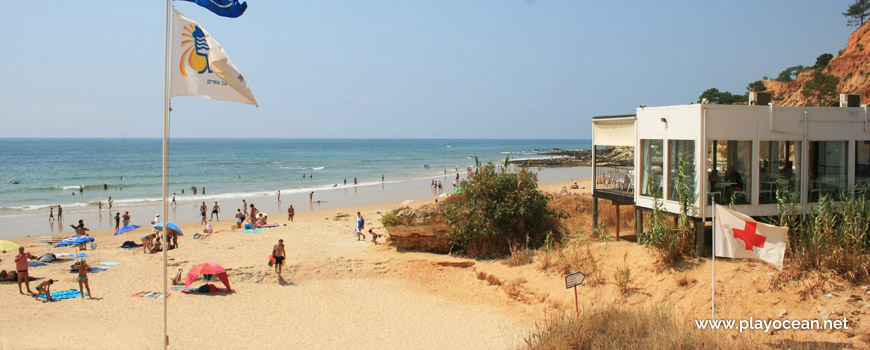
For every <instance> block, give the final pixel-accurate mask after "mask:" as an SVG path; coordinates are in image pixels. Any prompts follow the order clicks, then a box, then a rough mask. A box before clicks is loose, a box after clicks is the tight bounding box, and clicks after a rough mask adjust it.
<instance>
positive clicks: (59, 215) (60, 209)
mask: <svg viewBox="0 0 870 350" xmlns="http://www.w3.org/2000/svg"><path fill="white" fill-rule="evenodd" d="M61 220H63V207H61V206H60V204H58V205H57V221H61Z"/></svg>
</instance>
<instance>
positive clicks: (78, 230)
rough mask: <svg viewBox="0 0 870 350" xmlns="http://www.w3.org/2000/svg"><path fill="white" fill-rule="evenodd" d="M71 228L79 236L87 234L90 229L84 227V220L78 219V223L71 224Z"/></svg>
mask: <svg viewBox="0 0 870 350" xmlns="http://www.w3.org/2000/svg"><path fill="white" fill-rule="evenodd" d="M73 229H75V230H76V234H77V235H79V236H89V235H88V231H90V229H89V228H87V227H85V221H84V220H79V224H78V225H76V226H73Z"/></svg>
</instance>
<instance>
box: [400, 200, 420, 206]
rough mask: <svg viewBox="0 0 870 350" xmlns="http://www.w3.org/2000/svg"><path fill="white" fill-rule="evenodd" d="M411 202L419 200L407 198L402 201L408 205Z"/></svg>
mask: <svg viewBox="0 0 870 350" xmlns="http://www.w3.org/2000/svg"><path fill="white" fill-rule="evenodd" d="M411 203H417V201H416V200H413V199H406V200H405V201H404V202H402V205H408V204H411Z"/></svg>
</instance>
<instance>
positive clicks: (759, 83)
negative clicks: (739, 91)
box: [746, 80, 767, 92]
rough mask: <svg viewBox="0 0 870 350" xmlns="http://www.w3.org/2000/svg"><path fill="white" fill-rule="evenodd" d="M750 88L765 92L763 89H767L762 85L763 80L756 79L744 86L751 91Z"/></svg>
mask: <svg viewBox="0 0 870 350" xmlns="http://www.w3.org/2000/svg"><path fill="white" fill-rule="evenodd" d="M752 90H755V92H765V91H767V86H764V82H763V81H761V80H757V81H754V82H751V83H749V86H747V87H746V91H752Z"/></svg>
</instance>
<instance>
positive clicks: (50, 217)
mask: <svg viewBox="0 0 870 350" xmlns="http://www.w3.org/2000/svg"><path fill="white" fill-rule="evenodd" d="M50 209H51V212H50V213H48V221H54V207H51V208H50Z"/></svg>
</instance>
